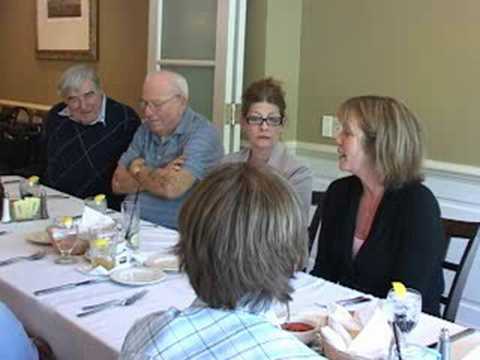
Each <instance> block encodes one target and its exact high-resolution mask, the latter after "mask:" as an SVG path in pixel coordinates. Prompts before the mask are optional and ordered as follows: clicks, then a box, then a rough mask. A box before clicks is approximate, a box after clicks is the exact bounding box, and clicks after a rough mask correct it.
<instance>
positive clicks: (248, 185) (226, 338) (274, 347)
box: [120, 163, 322, 360]
mask: <svg viewBox="0 0 480 360" xmlns="http://www.w3.org/2000/svg"><path fill="white" fill-rule="evenodd" d="M305 232H306V229H305V226H304V223H303V218H302V212H301V209H300V207H299V202H298V199H297V197H296V196H295V194H294V191H293V189H292V187H291V186H290V185H289V184H288V182H287V181H286V180H284V179H283V178H282V176H280V175H278V174H276V173H274V172H272V171H271V169H269V168H267V167H254V166H252V165H250V164H248V163H247V164H238V163H237V164H226V165H223V166H220V167H219V168H217V169H215V170H214V171H212V173H211V174H210V175H208V176H207V177H206V178H205V179H204V180H203V181H201V182H200V183H199V184H197V186H196V187H195V188H194V190H193V192H192V193H191V196H190V197H189V198H188V199H187V200H186V202H185V203H184V204H183V206H182V208H181V211H180V216H179V233H180V240H179V243H178V244H177V245H176V248H175V253H176V255H177V256H178V257H179V260H180V264H181V265H180V266H181V269H182V270H184V271H185V272H186V274H187V276H188V279H189V282H190V285H191V286H192V287H193V289H194V291H195V293H196V296H197V298H196V299H195V300H194V301H193V303H192V304H191V305H190V306H189V307H187V308H186V309H184V310H177V309H176V308H170V309H168V310H166V311H160V312H157V313H153V314H151V315H148V316H146V317H145V318H143V319H141V320H139V321H137V322H136V323H135V324H134V326H133V327H132V328H131V329H130V331H129V332H128V334H127V336H126V338H125V341H124V343H123V346H122V351H121V356H120V359H123V360H127V359H141V358H147V357H150V358H162V359H318V358H322V357H320V356H319V355H318V354H316V353H315V352H313V351H312V350H311V349H309V348H308V347H307V346H306V345H304V344H303V343H301V342H300V341H299V340H298V339H297V338H295V337H294V336H293V335H291V334H289V333H287V332H285V331H283V330H281V329H280V328H279V327H277V326H275V325H273V324H272V323H271V322H269V320H268V319H267V315H268V312H269V309H270V306H271V305H272V303H273V302H281V303H286V302H288V301H289V300H291V293H292V292H293V288H292V286H291V284H290V279H291V278H292V277H293V275H294V272H295V271H297V270H298V269H299V268H300V266H301V264H303V260H304V259H303V258H304V256H305V247H306V243H305V241H304V239H305Z"/></svg>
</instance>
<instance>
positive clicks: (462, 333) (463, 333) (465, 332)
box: [427, 328, 477, 349]
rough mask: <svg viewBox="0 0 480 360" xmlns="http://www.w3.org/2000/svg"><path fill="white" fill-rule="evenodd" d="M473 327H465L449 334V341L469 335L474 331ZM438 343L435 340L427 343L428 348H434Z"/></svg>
mask: <svg viewBox="0 0 480 360" xmlns="http://www.w3.org/2000/svg"><path fill="white" fill-rule="evenodd" d="M475 331H477V330H475V329H472V328H466V329H463V330H462V331H459V332H458V333H456V334H454V335H451V336H450V343H452V342H454V341H457V340H460V339H462V338H464V337H466V336H468V335H471V334H473V333H475ZM437 345H438V342H437V341H435V342H433V343H431V344H429V345H427V346H428V347H429V348H431V349H435V348H436V347H437Z"/></svg>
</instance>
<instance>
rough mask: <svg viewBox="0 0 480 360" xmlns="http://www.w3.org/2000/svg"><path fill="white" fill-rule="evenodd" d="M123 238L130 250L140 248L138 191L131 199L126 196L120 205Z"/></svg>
mask: <svg viewBox="0 0 480 360" xmlns="http://www.w3.org/2000/svg"><path fill="white" fill-rule="evenodd" d="M121 211H122V228H123V238H124V239H125V240H126V241H127V245H128V247H129V248H130V249H132V250H138V249H139V248H140V207H139V206H138V192H136V193H135V196H134V197H133V199H132V198H131V197H127V198H126V199H125V200H124V201H123V202H122V206H121Z"/></svg>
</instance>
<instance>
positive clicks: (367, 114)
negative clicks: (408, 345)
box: [312, 96, 445, 315]
mask: <svg viewBox="0 0 480 360" xmlns="http://www.w3.org/2000/svg"><path fill="white" fill-rule="evenodd" d="M338 119H339V121H340V123H341V125H342V129H341V131H340V133H339V134H338V135H337V144H338V154H339V160H338V162H339V167H340V169H341V170H343V171H348V172H350V173H352V174H353V175H352V176H349V177H345V178H342V179H339V180H336V181H334V182H333V183H332V184H331V185H330V186H329V188H328V190H327V193H326V197H325V200H324V206H323V218H322V226H321V230H320V237H319V242H318V253H317V259H316V261H315V267H314V269H313V271H312V274H313V275H317V276H321V277H323V278H325V279H328V280H330V281H333V282H340V283H341V284H343V285H346V286H349V287H351V288H354V289H358V290H361V291H363V292H366V293H370V294H373V295H375V296H378V297H385V296H386V295H387V293H388V290H389V289H390V288H391V283H392V281H401V282H403V283H404V284H405V285H406V286H408V287H412V288H414V289H417V290H418V291H420V292H421V294H422V296H423V311H425V312H428V313H430V314H434V315H438V314H439V310H440V296H441V294H442V292H443V288H444V280H443V275H442V270H441V263H442V259H443V256H444V252H445V240H444V234H443V229H442V224H441V219H440V209H439V206H438V203H437V200H436V199H435V197H434V196H433V194H432V192H431V191H430V190H429V189H428V188H427V187H425V186H424V185H422V180H423V177H422V174H421V165H422V159H423V138H422V129H421V127H420V123H419V122H418V120H417V118H416V117H415V115H414V114H413V113H412V112H411V111H410V110H409V109H408V108H407V107H406V106H405V105H404V104H402V103H401V102H399V101H397V100H395V99H392V98H389V97H382V96H360V97H355V98H351V99H349V100H347V101H346V102H344V103H343V104H342V105H341V106H340V109H339V111H338Z"/></svg>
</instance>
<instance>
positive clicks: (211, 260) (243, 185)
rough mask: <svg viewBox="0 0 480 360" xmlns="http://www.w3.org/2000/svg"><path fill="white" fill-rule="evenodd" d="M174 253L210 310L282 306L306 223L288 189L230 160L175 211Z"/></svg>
mask: <svg viewBox="0 0 480 360" xmlns="http://www.w3.org/2000/svg"><path fill="white" fill-rule="evenodd" d="M179 232H180V241H179V243H178V244H177V246H176V249H175V252H176V254H177V255H178V256H179V259H180V264H181V268H182V269H184V270H185V271H186V273H187V275H188V278H189V280H190V284H191V285H192V287H193V289H194V290H195V292H196V294H197V296H198V297H199V298H200V299H201V300H202V301H204V302H205V303H206V304H208V306H210V307H212V308H226V309H234V308H236V307H237V306H250V307H252V308H253V309H260V308H265V307H266V306H268V305H269V304H270V303H271V302H272V301H273V300H277V301H280V302H286V301H288V300H290V299H291V297H290V294H291V293H292V291H293V289H292V287H291V285H290V283H289V280H290V279H291V278H292V276H293V274H294V272H295V271H297V270H299V269H300V267H301V265H302V264H303V262H304V256H305V253H306V246H307V244H306V225H305V224H304V223H303V217H302V211H301V209H300V204H299V201H298V199H297V197H296V195H295V192H294V190H293V189H292V187H291V186H290V185H289V184H288V182H287V181H286V180H284V179H283V178H282V176H281V175H279V174H277V173H276V172H274V171H273V169H271V168H267V167H253V166H252V165H249V164H248V163H232V164H226V165H223V166H221V167H219V168H217V169H216V170H214V171H213V172H212V173H211V174H210V175H209V176H207V177H206V178H205V179H204V180H203V181H201V182H200V183H199V184H198V185H196V186H195V188H194V190H193V192H192V194H191V195H190V196H189V198H188V199H187V200H186V202H185V203H184V205H183V206H182V208H181V211H180V216H179Z"/></svg>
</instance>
